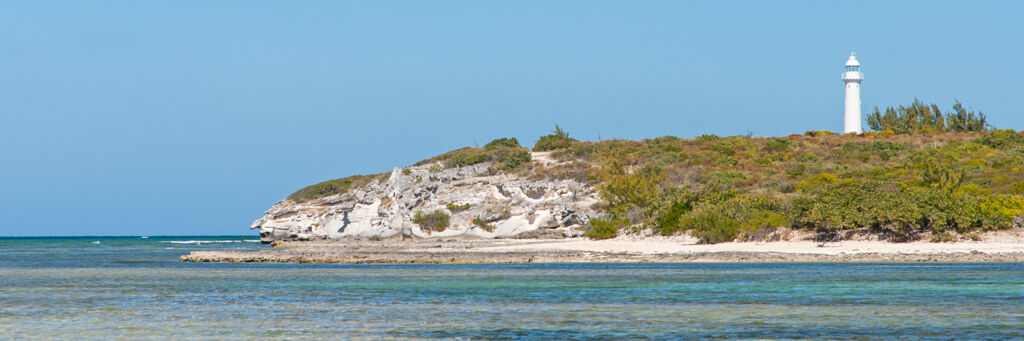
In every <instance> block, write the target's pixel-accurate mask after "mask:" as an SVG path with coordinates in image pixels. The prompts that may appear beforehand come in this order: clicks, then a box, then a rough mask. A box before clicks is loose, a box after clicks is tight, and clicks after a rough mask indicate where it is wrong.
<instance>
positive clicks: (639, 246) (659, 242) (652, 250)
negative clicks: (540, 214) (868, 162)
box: [488, 238, 1024, 255]
mask: <svg viewBox="0 0 1024 341" xmlns="http://www.w3.org/2000/svg"><path fill="white" fill-rule="evenodd" d="M990 239H991V240H985V241H978V242H975V241H967V242H955V243H930V242H913V243H890V242H883V241H843V242H835V243H825V244H821V243H817V242H813V241H781V242H743V243H720V244H712V245H698V244H696V243H694V242H693V241H692V240H684V239H680V238H647V239H632V240H631V239H612V240H587V239H572V240H561V241H552V242H537V243H524V244H513V245H503V246H494V247H490V248H488V249H489V250H494V251H508V250H575V251H594V252H630V253H644V254H659V253H695V252H779V253H803V254H822V255H839V254H861V253H880V254H899V253H902V254H942V253H970V252H982V253H1013V252H1024V239H1021V238H990Z"/></svg>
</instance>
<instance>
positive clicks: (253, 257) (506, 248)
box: [179, 239, 1024, 264]
mask: <svg viewBox="0 0 1024 341" xmlns="http://www.w3.org/2000/svg"><path fill="white" fill-rule="evenodd" d="M623 243H625V244H623ZM630 243H632V244H630ZM879 243H883V242H879ZM737 244H739V243H737ZM884 244H891V245H896V246H898V247H902V248H904V249H907V251H906V252H904V251H899V250H897V251H891V250H889V249H877V248H872V247H861V246H857V248H850V247H849V245H847V246H846V248H843V247H842V246H841V245H840V246H837V247H838V248H830V247H829V246H828V245H821V246H810V247H819V248H820V251H819V250H815V249H808V248H807V247H808V246H806V245H797V244H791V243H761V244H751V245H750V247H746V248H747V249H752V250H751V251H743V249H744V246H745V245H737V247H718V248H714V247H712V246H708V245H685V244H679V243H671V242H665V241H660V242H659V243H658V245H655V246H654V248H655V250H648V251H642V252H638V251H632V250H629V248H628V247H625V248H624V247H618V248H617V247H614V246H615V245H627V246H635V245H646V244H645V243H644V242H643V241H625V242H622V241H620V242H619V244H608V243H605V244H602V242H601V241H586V240H578V241H570V242H569V243H566V242H561V243H559V242H552V241H550V240H500V239H499V240H494V239H492V240H417V241H397V240H395V241H366V240H354V239H352V240H331V241H308V242H286V243H277V244H276V245H275V247H274V248H272V249H268V250H261V251H255V252H237V251H195V252H192V253H190V254H188V255H183V256H181V258H180V259H179V260H180V261H183V262H231V263H344V264H413V263H420V264H488V263H577V262H607V263H628V262H641V263H643V262H652V263H678V262H865V263H869V262H870V263H873V262H938V263H945V262H1024V247H1017V246H1015V244H1010V245H1009V246H1007V245H1002V244H998V245H994V244H985V243H978V244H970V245H966V247H959V246H963V245H956V244H941V243H927V244H918V245H917V246H930V247H924V248H922V247H917V248H916V249H915V248H912V247H907V245H908V244H892V243H884ZM884 244H878V245H875V246H887V245H884ZM578 245H582V246H581V247H577V246H578ZM609 245H611V246H612V247H608V246H609ZM793 245H797V246H793ZM986 245H987V246H986ZM668 246H671V247H668ZM754 246H757V247H754ZM659 247H660V248H662V249H661V250H657V248H659ZM879 250H881V251H879Z"/></svg>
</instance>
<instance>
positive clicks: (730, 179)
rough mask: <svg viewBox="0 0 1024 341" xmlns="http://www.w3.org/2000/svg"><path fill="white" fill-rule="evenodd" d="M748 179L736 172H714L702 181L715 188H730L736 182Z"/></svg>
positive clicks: (702, 178)
mask: <svg viewBox="0 0 1024 341" xmlns="http://www.w3.org/2000/svg"><path fill="white" fill-rule="evenodd" d="M746 178H747V177H746V176H745V175H743V173H740V172H739V171H735V170H731V169H730V170H724V171H713V172H711V173H708V175H705V176H703V177H701V179H700V181H701V182H703V183H704V184H706V185H708V186H711V187H715V188H723V189H724V188H729V187H730V186H731V185H732V184H733V183H734V182H736V181H739V180H744V179H746Z"/></svg>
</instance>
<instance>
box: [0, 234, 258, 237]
mask: <svg viewBox="0 0 1024 341" xmlns="http://www.w3.org/2000/svg"><path fill="white" fill-rule="evenodd" d="M243 236H244V237H259V235H258V234H257V235H251V234H180V235H141V234H139V235H128V234H123V235H63V236H57V235H34V236H0V238H124V237H138V238H142V237H146V238H165V237H243Z"/></svg>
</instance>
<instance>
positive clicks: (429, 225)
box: [412, 210, 451, 232]
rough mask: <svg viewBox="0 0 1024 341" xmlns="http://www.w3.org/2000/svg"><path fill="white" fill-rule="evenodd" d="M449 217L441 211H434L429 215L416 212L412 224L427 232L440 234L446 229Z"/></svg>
mask: <svg viewBox="0 0 1024 341" xmlns="http://www.w3.org/2000/svg"><path fill="white" fill-rule="evenodd" d="M450 219H451V216H450V215H448V213H445V212H444V211H442V210H435V211H433V212H430V213H423V212H422V211H417V212H416V215H415V216H414V217H413V218H412V222H413V223H415V224H416V225H419V226H420V229H421V230H423V231H427V232H441V231H444V230H445V229H447V228H448V225H449V220H450Z"/></svg>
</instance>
